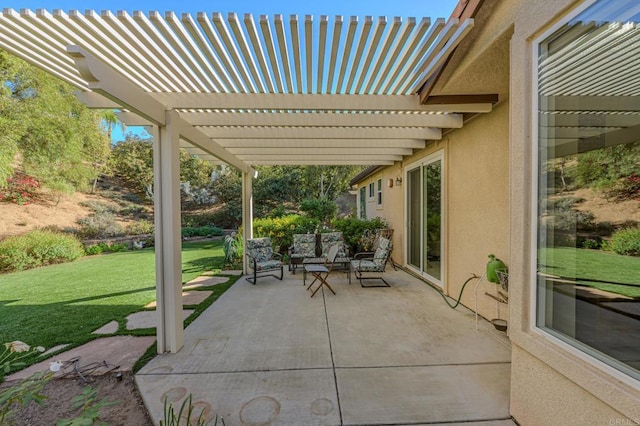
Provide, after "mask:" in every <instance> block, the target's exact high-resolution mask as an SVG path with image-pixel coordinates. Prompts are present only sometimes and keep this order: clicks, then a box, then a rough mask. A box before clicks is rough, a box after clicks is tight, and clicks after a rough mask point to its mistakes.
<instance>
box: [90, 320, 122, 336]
mask: <svg viewBox="0 0 640 426" xmlns="http://www.w3.org/2000/svg"><path fill="white" fill-rule="evenodd" d="M116 331H118V321H111V322H110V323H107V324H105V325H103V326H102V327H100V328H99V329H97V330H96V331H94V332H93V334H113V333H115V332H116Z"/></svg>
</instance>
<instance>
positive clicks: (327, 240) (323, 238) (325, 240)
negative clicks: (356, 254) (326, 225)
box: [320, 232, 349, 257]
mask: <svg viewBox="0 0 640 426" xmlns="http://www.w3.org/2000/svg"><path fill="white" fill-rule="evenodd" d="M335 245H338V246H339V247H338V255H337V257H348V256H349V249H348V248H347V246H346V244H345V243H344V236H343V235H342V232H327V233H324V234H320V246H321V252H320V257H327V256H328V254H329V250H330V249H331V248H332V247H333V246H335Z"/></svg>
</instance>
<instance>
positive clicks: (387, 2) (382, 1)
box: [3, 0, 458, 18]
mask: <svg viewBox="0 0 640 426" xmlns="http://www.w3.org/2000/svg"><path fill="white" fill-rule="evenodd" d="M457 3H458V1H457V0H324V1H304V0H302V1H301V0H277V1H273V0H235V1H215V0H209V1H203V0H195V1H184V2H177V1H175V0H173V1H167V0H157V1H153V2H151V1H126V0H110V1H105V0H13V1H5V2H4V4H3V7H10V8H14V9H16V10H19V9H21V8H28V9H32V10H35V9H39V8H44V9H48V10H53V9H62V10H65V11H68V10H72V9H77V10H86V9H93V10H96V11H100V10H103V9H109V10H112V11H115V10H128V11H132V10H142V11H145V12H146V11H149V10H156V11H160V12H164V11H168V10H171V11H174V12H176V13H181V12H191V13H194V12H221V13H225V14H226V13H227V12H237V13H238V14H243V13H253V15H254V17H255V16H258V15H260V14H268V15H272V14H275V13H282V14H284V15H285V16H286V15H290V14H298V15H300V16H302V15H305V14H310V15H316V16H317V15H329V16H333V15H345V16H350V15H357V16H365V15H373V16H381V15H384V16H402V17H407V16H415V17H423V16H429V17H431V18H440V17H442V18H448V17H449V15H451V12H452V11H453V8H454V7H455V5H456V4H457Z"/></svg>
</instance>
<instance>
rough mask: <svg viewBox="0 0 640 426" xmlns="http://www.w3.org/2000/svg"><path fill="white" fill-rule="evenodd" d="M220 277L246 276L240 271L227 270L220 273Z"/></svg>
mask: <svg viewBox="0 0 640 426" xmlns="http://www.w3.org/2000/svg"><path fill="white" fill-rule="evenodd" d="M220 275H235V276H240V275H244V274H243V272H242V271H240V270H238V269H227V270H224V271H220Z"/></svg>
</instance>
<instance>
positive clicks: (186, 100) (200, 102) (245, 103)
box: [152, 93, 491, 112]
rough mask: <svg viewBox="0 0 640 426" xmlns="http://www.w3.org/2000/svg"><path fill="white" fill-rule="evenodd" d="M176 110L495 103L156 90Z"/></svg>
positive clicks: (483, 108)
mask: <svg viewBox="0 0 640 426" xmlns="http://www.w3.org/2000/svg"><path fill="white" fill-rule="evenodd" d="M152 95H153V96H154V97H155V98H156V99H158V100H159V101H160V102H161V103H162V104H164V105H167V106H168V107H169V108H172V109H174V108H175V109H213V108H215V109H225V110H227V109H233V110H236V109H237V110H242V109H247V108H251V109H257V110H298V111H299V110H306V111H309V110H321V111H326V110H340V111H423V112H429V111H433V112H458V111H460V112H474V111H476V110H479V111H477V112H487V111H491V104H490V103H487V104H457V105H456V104H454V105H448V104H440V105H421V104H420V98H419V97H418V95H338V94H334V95H329V94H306V93H304V94H298V93H291V94H283V93H153V94H152Z"/></svg>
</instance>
